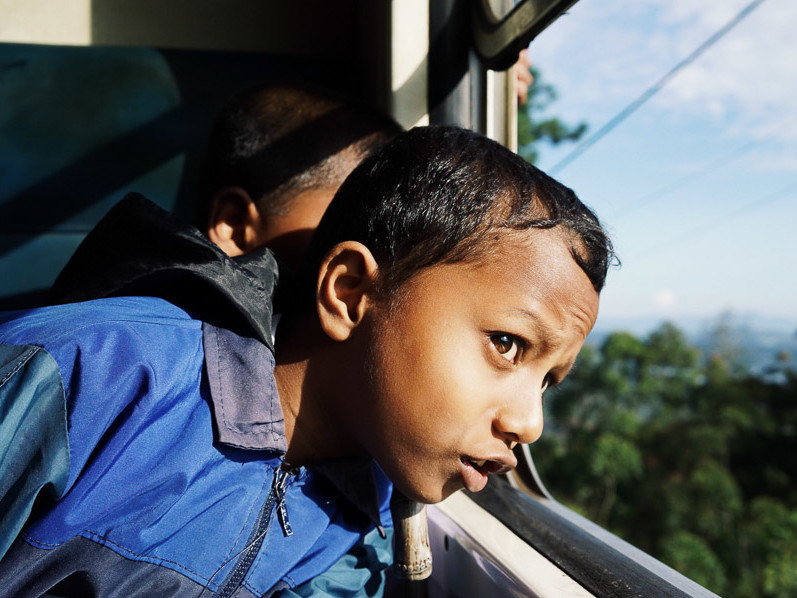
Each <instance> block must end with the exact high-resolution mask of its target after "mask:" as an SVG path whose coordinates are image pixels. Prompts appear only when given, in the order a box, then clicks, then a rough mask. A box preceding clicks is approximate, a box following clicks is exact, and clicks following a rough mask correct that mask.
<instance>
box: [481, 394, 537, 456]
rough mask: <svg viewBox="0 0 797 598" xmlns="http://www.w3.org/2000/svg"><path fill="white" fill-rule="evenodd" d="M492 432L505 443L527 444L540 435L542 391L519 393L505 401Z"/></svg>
mask: <svg viewBox="0 0 797 598" xmlns="http://www.w3.org/2000/svg"><path fill="white" fill-rule="evenodd" d="M493 426H494V428H495V429H494V432H495V434H496V435H497V436H500V437H501V438H502V439H504V440H505V441H507V442H509V443H512V442H518V443H521V444H527V443H529V442H534V441H535V440H537V439H538V438H539V437H540V435H541V434H542V427H543V414H542V391H541V390H537V391H536V392H534V391H531V392H530V391H528V390H526V392H523V393H520V394H519V395H517V396H514V397H512V398H511V399H510V400H509V401H507V402H506V403H505V404H504V405H503V407H502V408H501V409H500V410H499V411H498V413H497V415H496V418H495V421H494V422H493Z"/></svg>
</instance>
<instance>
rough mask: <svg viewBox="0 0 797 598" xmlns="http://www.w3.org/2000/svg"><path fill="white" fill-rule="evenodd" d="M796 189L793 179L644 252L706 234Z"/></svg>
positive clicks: (647, 255) (647, 253) (650, 252)
mask: <svg viewBox="0 0 797 598" xmlns="http://www.w3.org/2000/svg"><path fill="white" fill-rule="evenodd" d="M794 191H797V182H795V181H792V182H790V183H789V184H788V185H785V186H784V187H781V188H780V189H777V190H775V191H773V192H772V193H768V194H766V195H765V196H763V197H760V198H758V199H757V200H755V201H753V202H750V203H748V204H745V205H743V206H742V207H740V208H739V209H737V210H734V211H733V212H728V213H727V214H724V215H723V216H722V217H720V218H715V219H714V220H712V221H711V222H708V223H706V224H702V225H700V226H696V227H694V228H691V229H689V230H687V231H684V232H683V233H681V234H680V235H676V236H674V237H672V238H671V239H669V240H668V241H667V242H666V243H661V244H659V245H656V246H655V247H652V248H651V249H648V250H647V251H644V252H642V253H643V254H644V255H645V257H650V256H651V255H654V254H656V253H658V252H659V251H662V250H665V249H670V248H671V247H672V246H673V243H680V242H682V241H684V240H685V239H688V238H690V237H692V236H694V235H696V234H698V233H699V234H705V232H706V231H707V230H711V229H712V228H717V227H718V226H719V225H721V224H725V223H726V222H728V221H730V220H734V219H735V218H738V217H739V216H742V215H743V214H746V213H747V212H751V211H754V210H757V209H759V208H761V207H762V206H764V205H766V204H769V203H772V202H773V201H778V200H780V199H783V198H784V197H788V196H789V194H790V193H793V192H794Z"/></svg>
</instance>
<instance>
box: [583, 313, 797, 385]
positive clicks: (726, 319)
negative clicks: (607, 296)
mask: <svg viewBox="0 0 797 598" xmlns="http://www.w3.org/2000/svg"><path fill="white" fill-rule="evenodd" d="M666 321H669V322H672V323H673V324H675V325H676V326H677V327H678V328H679V329H681V330H682V331H683V332H684V334H685V335H686V336H687V338H688V339H689V341H690V342H691V343H693V344H694V345H695V346H697V347H698V348H700V349H701V351H703V353H704V355H708V354H710V353H711V352H713V351H714V350H715V348H716V347H717V346H718V344H720V343H721V344H723V345H724V346H725V347H726V348H727V347H729V346H730V347H732V348H734V349H735V350H736V352H737V353H738V356H739V359H740V360H741V361H743V362H744V363H745V365H746V366H747V367H748V368H749V369H750V371H752V372H753V373H756V374H760V373H762V372H764V371H765V370H766V369H767V368H769V367H771V366H772V365H773V364H774V363H776V361H777V360H778V358H779V357H785V356H788V357H789V359H788V360H787V361H786V364H788V365H789V367H791V368H792V369H794V370H797V315H796V316H795V317H794V318H791V319H790V318H783V317H771V316H762V315H759V314H735V313H725V314H721V315H719V316H716V317H713V318H698V317H686V318H680V319H673V320H666V319H661V318H625V319H623V318H606V319H602V318H598V322H597V324H596V325H595V328H594V329H593V331H592V332H591V333H590V335H589V337H588V338H587V343H588V344H593V345H600V344H601V343H602V342H603V341H604V340H605V339H606V337H607V336H608V335H609V334H611V333H612V332H616V331H621V330H622V331H625V332H630V333H631V334H633V335H634V336H637V337H640V338H644V337H645V336H647V335H648V334H650V333H651V332H652V331H653V330H655V329H656V328H658V327H659V326H661V325H662V324H663V323H664V322H666Z"/></svg>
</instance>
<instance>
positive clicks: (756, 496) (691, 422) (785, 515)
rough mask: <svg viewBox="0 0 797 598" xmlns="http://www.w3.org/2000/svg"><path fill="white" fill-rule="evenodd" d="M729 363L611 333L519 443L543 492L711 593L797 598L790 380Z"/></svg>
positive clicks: (663, 338)
mask: <svg viewBox="0 0 797 598" xmlns="http://www.w3.org/2000/svg"><path fill="white" fill-rule="evenodd" d="M721 337H722V331H721V330H718V338H720V340H721ZM737 356H738V351H735V350H734V348H733V347H729V346H727V343H725V344H723V343H722V342H718V343H716V344H715V347H714V350H713V351H712V352H710V353H709V354H707V355H706V354H701V352H700V351H699V350H698V349H697V348H696V347H695V346H693V345H692V344H690V342H689V341H688V340H687V339H686V337H685V336H684V335H683V334H682V332H681V331H680V330H678V329H677V328H676V327H675V326H673V325H671V324H665V325H663V326H662V327H660V328H659V329H657V330H656V331H654V332H653V333H651V334H650V335H649V336H647V337H646V338H637V337H636V336H634V335H631V334H628V333H624V332H617V333H614V334H611V335H609V336H608V337H607V338H606V339H605V341H604V342H603V343H602V344H601V345H600V347H598V348H595V347H590V346H587V347H585V349H584V350H583V351H582V354H581V355H580V357H579V361H578V364H577V366H576V369H575V370H574V371H573V372H572V373H571V375H570V377H569V378H568V380H567V381H566V382H565V384H564V385H563V387H562V388H561V389H557V390H555V391H553V392H551V391H549V392H548V393H546V398H545V402H546V412H547V419H546V432H545V434H543V438H542V439H541V440H540V441H539V442H538V443H537V444H535V445H533V446H532V449H533V452H534V455H535V460H536V461H537V466H538V469H539V470H540V473H541V475H542V479H543V480H545V482H546V484H547V485H548V486H549V488H550V489H551V491H552V493H553V494H554V496H555V497H556V498H558V499H559V500H561V501H562V502H564V503H565V504H568V505H569V506H571V507H572V508H574V509H575V510H577V511H579V512H581V513H582V514H584V515H586V516H587V517H589V518H591V519H592V520H594V521H596V522H597V523H599V524H601V525H603V526H605V527H607V528H608V529H609V530H611V531H612V532H614V533H616V534H617V535H619V536H621V537H623V538H625V539H626V540H628V541H630V542H631V543H633V544H635V545H636V546H639V547H640V548H642V549H644V550H646V551H647V552H649V553H651V554H653V555H654V556H656V557H657V558H659V559H661V560H663V561H664V562H666V563H667V564H669V565H670V566H672V567H673V568H675V569H677V570H679V571H681V572H682V573H684V574H685V575H687V576H689V577H691V578H692V579H694V580H696V581H697V582H699V583H701V584H703V585H705V586H706V587H708V588H709V589H711V590H712V591H714V592H716V593H718V594H721V595H722V596H725V597H726V598H756V597H771V598H783V597H786V596H797V484H796V483H795V481H797V372H795V371H794V370H793V369H791V368H790V367H788V366H787V365H786V361H783V360H781V361H778V360H775V363H773V364H772V367H771V368H769V370H768V371H766V372H763V373H758V374H755V375H754V374H753V373H751V372H750V371H748V370H747V369H745V368H744V366H743V364H740V363H739V360H738V359H737Z"/></svg>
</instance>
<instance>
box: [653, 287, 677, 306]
mask: <svg viewBox="0 0 797 598" xmlns="http://www.w3.org/2000/svg"><path fill="white" fill-rule="evenodd" d="M652 303H653V306H654V307H657V308H659V309H668V308H671V307H674V306H675V304H676V303H678V297H677V296H676V295H675V293H674V292H673V291H671V290H670V289H661V290H659V291H657V292H656V294H655V295H653V300H652Z"/></svg>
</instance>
